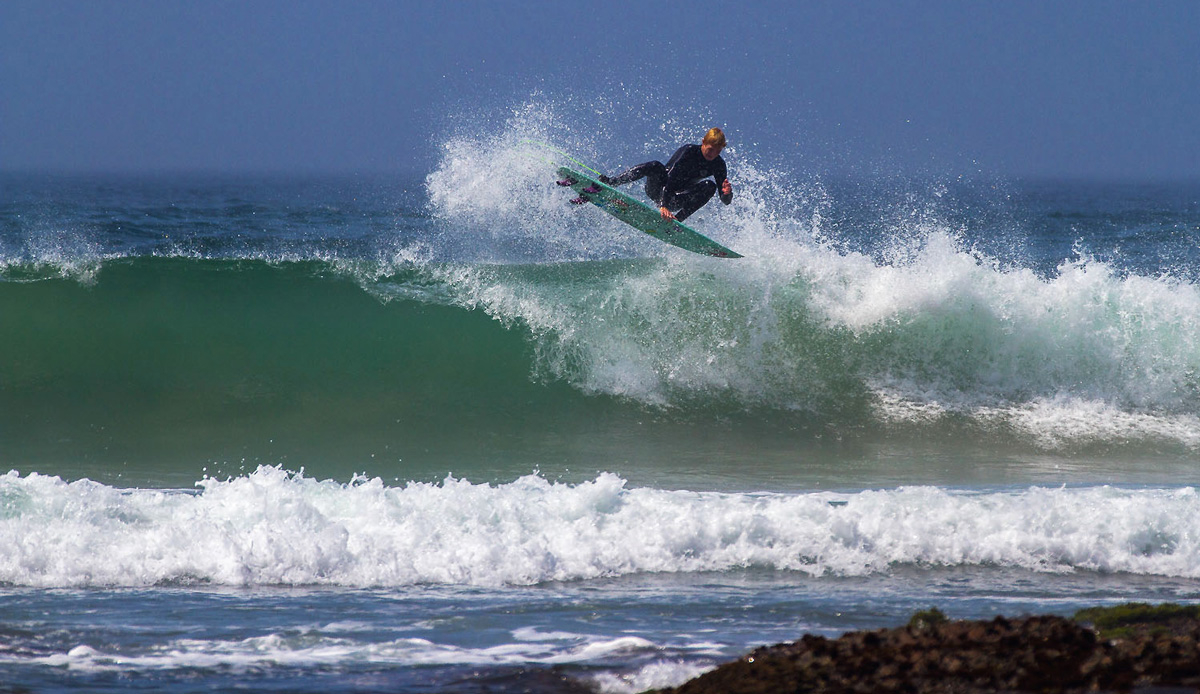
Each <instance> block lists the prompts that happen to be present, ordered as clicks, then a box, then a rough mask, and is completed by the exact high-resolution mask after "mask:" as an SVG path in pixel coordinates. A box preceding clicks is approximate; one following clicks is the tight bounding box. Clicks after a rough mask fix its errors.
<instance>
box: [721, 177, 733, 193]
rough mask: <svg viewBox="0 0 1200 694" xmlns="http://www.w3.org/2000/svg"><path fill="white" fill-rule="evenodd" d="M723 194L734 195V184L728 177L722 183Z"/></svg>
mask: <svg viewBox="0 0 1200 694" xmlns="http://www.w3.org/2000/svg"><path fill="white" fill-rule="evenodd" d="M721 194H722V195H733V184H732V183H730V182H729V179H728V178H727V179H725V182H724V183H722V184H721Z"/></svg>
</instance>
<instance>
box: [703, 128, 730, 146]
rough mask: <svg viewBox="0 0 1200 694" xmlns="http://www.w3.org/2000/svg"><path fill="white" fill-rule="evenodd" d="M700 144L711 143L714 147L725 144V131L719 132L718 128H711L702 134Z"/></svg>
mask: <svg viewBox="0 0 1200 694" xmlns="http://www.w3.org/2000/svg"><path fill="white" fill-rule="evenodd" d="M702 144H706V145H712V146H714V147H724V146H725V133H723V132H721V129H720V128H712V129H711V130H709V131H708V132H707V133H705V134H704V140H703V142H702Z"/></svg>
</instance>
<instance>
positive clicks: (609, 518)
mask: <svg viewBox="0 0 1200 694" xmlns="http://www.w3.org/2000/svg"><path fill="white" fill-rule="evenodd" d="M535 120H536V119H535ZM562 130H563V129H562V128H559V129H557V130H555V129H553V128H551V129H549V130H547V129H546V128H544V127H540V126H538V124H537V123H534V124H533V125H531V124H530V119H528V118H526V119H524V120H522V119H521V118H520V117H517V118H516V119H515V120H514V121H512V122H509V123H508V124H507V125H506V126H505V127H503V128H499V129H498V130H497V131H496V132H480V133H474V134H472V133H468V134H464V135H459V136H455V137H451V138H448V139H447V141H446V142H445V143H444V146H443V151H442V156H441V159H440V161H439V162H438V164H437V166H436V167H435V168H434V170H433V171H431V172H430V173H429V174H428V175H427V176H423V177H390V178H389V177H365V176H364V177H354V176H344V177H336V176H327V177H297V176H274V177H248V176H202V175H196V174H193V175H173V176H165V175H164V176H149V175H144V176H114V175H94V176H49V175H39V174H29V175H17V174H10V175H5V177H4V178H3V180H2V181H0V336H2V339H0V463H2V464H3V467H4V470H5V471H8V472H7V474H0V683H2V686H3V687H5V688H8V689H21V688H24V689H27V690H33V691H56V690H67V689H75V688H90V689H92V690H95V691H131V690H146V691H171V692H190V691H219V690H227V689H232V688H238V687H241V688H247V689H251V690H255V691H289V692H294V691H312V692H339V691H380V692H433V691H437V692H477V691H478V692H482V691H492V692H494V691H535V692H571V691H601V692H635V691H641V690H643V689H646V688H649V687H654V686H666V685H672V684H677V683H679V682H682V681H684V680H686V679H687V678H689V677H692V676H694V675H696V674H698V673H701V672H703V671H705V670H706V669H708V668H711V667H713V666H715V665H716V664H717V663H719V662H721V661H723V660H727V659H731V658H735V657H737V656H739V655H740V654H742V653H744V652H746V651H747V650H749V649H751V648H753V647H755V646H758V645H762V644H766V643H774V642H779V641H784V640H791V639H795V638H798V637H799V636H800V635H802V634H804V633H816V634H824V635H836V634H839V633H841V632H842V631H845V630H849V629H857V628H874V627H881V626H895V625H898V624H902V623H903V622H905V621H906V620H907V618H908V617H909V616H910V615H911V614H912V613H913V612H915V611H917V610H921V609H926V608H928V607H930V606H937V607H939V608H940V609H942V610H943V611H945V612H946V613H948V614H949V615H951V616H952V617H962V618H986V617H991V616H993V615H996V614H1001V613H1003V614H1007V615H1019V614H1023V613H1035V612H1036V613H1057V614H1070V613H1071V612H1073V611H1074V610H1075V609H1077V608H1080V607H1083V606H1087V605H1095V604H1107V603H1113V602H1118V601H1125V600H1143V601H1164V600H1174V601H1196V600H1198V599H1200V590H1198V588H1197V586H1198V585H1200V584H1198V583H1197V581H1196V579H1197V578H1198V577H1200V496H1198V495H1197V492H1196V484H1197V483H1198V482H1200V479H1198V477H1200V475H1198V473H1200V461H1198V459H1197V454H1198V451H1200V417H1198V405H1200V377H1198V373H1200V275H1198V274H1197V268H1198V267H1200V247H1198V245H1200V185H1196V184H1192V183H1187V182H1174V183H1172V182H1167V183H1135V182H1120V181H1118V182H1079V181H1075V182H1070V181H1019V180H999V179H996V178H989V177H985V176H976V177H972V178H960V177H949V178H938V177H923V178H914V177H911V176H907V177H905V176H886V175H880V174H871V175H866V174H862V175H848V176H832V175H829V176H817V175H813V174H805V173H803V172H796V171H787V170H780V169H778V168H775V167H773V166H771V165H769V164H767V163H763V162H761V161H757V160H755V158H754V157H753V156H752V154H751V152H749V151H747V148H745V147H743V148H742V150H741V151H739V150H738V149H737V148H735V147H731V149H730V151H729V152H728V153H727V155H728V156H727V159H729V160H730V169H731V172H732V173H733V177H734V185H735V199H734V203H733V205H731V206H729V207H723V206H720V205H719V204H718V203H713V204H711V205H709V206H708V207H707V208H705V209H704V210H703V211H701V212H700V213H698V214H697V215H696V216H695V217H694V218H693V219H692V221H693V222H694V224H695V226H696V228H698V229H700V230H701V231H702V232H704V233H706V234H709V235H711V236H712V237H713V238H715V239H716V240H718V241H720V242H721V243H724V244H726V245H728V246H729V247H731V248H733V249H735V250H737V251H738V252H740V253H743V254H744V255H745V256H746V257H745V258H743V259H739V260H722V259H713V258H705V257H700V256H696V255H691V254H688V253H686V252H683V251H680V250H678V249H674V248H672V247H669V246H666V245H663V244H661V243H659V242H657V241H655V240H654V239H651V238H646V237H644V236H643V235H640V234H638V233H637V232H635V231H633V230H631V229H629V228H627V227H624V226H623V225H621V224H620V223H619V222H617V221H615V220H613V219H611V218H609V217H607V215H604V214H603V213H602V212H601V211H599V210H597V209H594V208H590V207H586V206H584V207H579V206H574V205H570V204H569V203H568V198H569V197H572V196H571V195H570V194H569V191H564V190H563V189H560V188H558V187H557V186H555V185H554V184H553V169H552V168H549V169H548V168H547V164H546V161H547V160H552V159H554V158H555V157H556V156H560V155H559V154H557V153H555V152H553V151H551V150H550V149H548V148H547V146H546V145H549V146H550V147H552V148H553V149H562V150H571V151H573V152H579V153H581V154H582V155H583V156H585V157H591V159H590V161H593V162H596V161H599V163H600V165H602V166H603V167H604V168H607V169H614V170H615V169H616V168H617V167H619V166H621V165H622V164H627V163H631V162H626V161H622V160H616V158H615V155H613V156H610V157H609V158H611V159H613V160H611V161H609V160H608V159H605V158H604V157H606V156H607V155H605V154H603V153H602V151H601V148H599V147H597V146H596V145H595V144H594V143H590V142H588V141H587V140H586V139H583V138H573V137H571V136H570V134H569V132H568V133H567V134H563V132H562ZM531 140H537V141H538V142H532V141H531ZM651 144H657V145H658V146H659V147H660V148H661V149H662V150H663V153H664V154H669V151H668V150H669V149H670V147H671V140H670V134H665V135H663V141H662V142H661V143H651ZM640 154H642V153H641V152H629V153H627V155H628V157H629V158H632V157H635V156H638V155H640ZM642 158H645V157H642ZM631 190H634V191H635V192H636V188H633V187H631ZM0 472H3V471H0Z"/></svg>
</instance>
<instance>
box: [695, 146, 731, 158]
mask: <svg viewBox="0 0 1200 694" xmlns="http://www.w3.org/2000/svg"><path fill="white" fill-rule="evenodd" d="M724 148H725V145H710V144H701V145H700V153H701V154H703V155H704V158H705V159H707V160H709V161H712V160H713V159H716V158H717V157H718V156H720V154H721V150H722V149H724Z"/></svg>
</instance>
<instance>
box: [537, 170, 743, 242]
mask: <svg viewBox="0 0 1200 694" xmlns="http://www.w3.org/2000/svg"><path fill="white" fill-rule="evenodd" d="M558 175H559V176H562V177H563V179H564V180H569V181H573V183H571V188H572V189H574V190H575V192H576V193H579V197H580V198H583V199H584V200H586V201H588V202H590V203H593V204H595V205H596V207H599V208H600V209H602V210H604V211H605V212H607V213H609V214H611V215H612V216H614V217H616V218H617V219H619V220H621V221H622V222H625V223H626V224H628V225H629V226H631V227H633V228H634V229H638V230H640V231H644V232H646V233H647V234H650V235H651V236H653V237H654V238H656V239H658V240H659V241H662V242H664V243H669V244H671V245H672V246H678V247H680V248H682V249H684V250H687V251H691V252H693V253H699V254H700V255H710V256H713V257H714V258H741V257H742V256H741V255H740V254H738V253H734V252H733V251H731V250H729V249H728V248H726V247H724V246H722V245H721V244H719V243H717V242H716V241H713V240H712V239H710V238H708V237H707V236H705V235H704V234H701V233H700V232H698V231H696V230H695V229H692V228H691V227H689V226H687V225H686V224H682V223H680V222H678V221H675V220H674V219H663V218H662V215H661V214H660V213H659V211H658V210H656V209H654V208H653V207H650V206H649V205H647V204H645V203H643V202H641V201H640V200H635V199H634V198H631V197H630V196H628V195H626V194H625V193H622V192H621V191H619V190H617V189H616V188H613V187H611V186H606V185H604V184H603V183H601V182H600V181H598V180H596V179H595V178H592V177H591V176H589V175H587V174H583V173H580V172H578V171H576V170H574V169H570V168H567V167H565V166H562V167H559V169H558ZM592 191H598V192H592Z"/></svg>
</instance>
